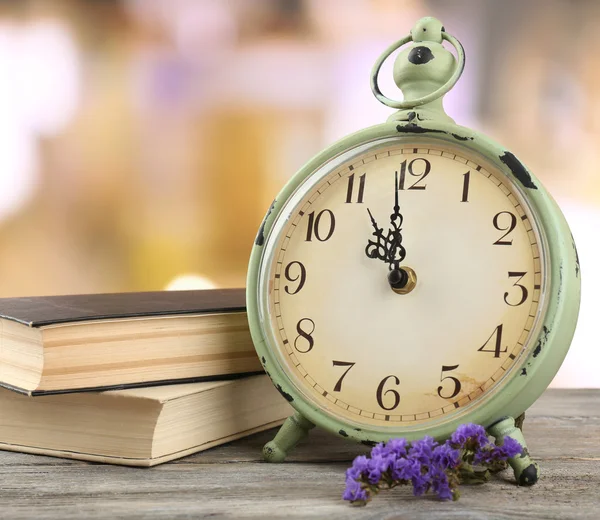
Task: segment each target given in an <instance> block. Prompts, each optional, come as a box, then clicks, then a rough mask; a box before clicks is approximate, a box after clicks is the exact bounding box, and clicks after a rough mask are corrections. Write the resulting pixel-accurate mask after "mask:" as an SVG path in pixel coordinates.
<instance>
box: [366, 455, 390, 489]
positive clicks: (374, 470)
mask: <svg viewBox="0 0 600 520" xmlns="http://www.w3.org/2000/svg"><path fill="white" fill-rule="evenodd" d="M391 463H392V461H391V460H390V458H389V457H384V456H382V455H375V456H373V457H371V459H369V464H368V466H367V479H368V480H369V482H370V483H371V484H377V483H378V482H379V481H380V480H381V474H382V473H385V472H386V471H387V470H388V468H389V467H390V464H391Z"/></svg>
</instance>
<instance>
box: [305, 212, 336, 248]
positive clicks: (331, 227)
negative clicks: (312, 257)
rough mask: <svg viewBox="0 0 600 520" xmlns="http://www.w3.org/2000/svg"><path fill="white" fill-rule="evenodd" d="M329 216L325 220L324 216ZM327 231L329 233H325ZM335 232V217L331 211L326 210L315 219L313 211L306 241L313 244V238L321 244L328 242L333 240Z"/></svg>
mask: <svg viewBox="0 0 600 520" xmlns="http://www.w3.org/2000/svg"><path fill="white" fill-rule="evenodd" d="M324 215H327V217H325V218H324V219H323V216H324ZM325 230H326V231H327V232H325ZM334 231H335V215H334V214H333V212H332V211H331V210H330V209H324V210H323V211H320V212H319V213H317V216H316V217H315V212H314V211H312V212H310V213H309V214H308V226H307V230H306V241H307V242H312V239H313V236H314V237H315V238H316V239H317V240H318V241H319V242H326V241H327V240H329V239H330V238H331V235H333V232H334Z"/></svg>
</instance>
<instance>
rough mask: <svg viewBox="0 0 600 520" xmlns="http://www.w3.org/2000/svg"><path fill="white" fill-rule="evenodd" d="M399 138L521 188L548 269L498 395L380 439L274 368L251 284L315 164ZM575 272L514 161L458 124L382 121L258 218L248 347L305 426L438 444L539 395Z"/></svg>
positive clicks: (565, 330) (572, 301) (553, 209)
mask: <svg viewBox="0 0 600 520" xmlns="http://www.w3.org/2000/svg"><path fill="white" fill-rule="evenodd" d="M399 137H400V138H402V139H403V140H407V141H410V142H411V143H416V142H418V141H419V139H420V138H427V140H428V141H431V140H432V139H433V140H435V141H441V142H443V143H445V145H446V146H452V145H454V146H458V147H459V148H461V149H465V148H466V149H467V150H471V151H472V152H473V153H475V154H477V155H480V156H483V158H484V159H485V160H487V161H488V162H490V163H491V164H492V165H493V166H494V167H495V168H497V169H498V170H500V171H501V172H502V173H504V174H505V175H506V176H507V177H509V178H510V179H511V180H512V181H513V182H514V183H515V184H516V185H518V186H519V187H520V188H522V189H521V190H520V191H521V193H522V195H523V197H525V198H526V199H527V200H528V203H529V206H530V208H531V211H532V212H533V213H534V215H535V217H536V223H537V225H538V228H539V230H540V233H541V234H542V237H543V238H545V242H546V244H545V250H546V254H547V256H548V264H549V270H548V272H547V273H546V279H547V286H546V295H545V297H546V300H547V301H546V304H545V305H546V307H545V313H544V315H543V316H541V320H540V321H541V324H540V326H539V329H538V330H539V333H538V335H537V337H535V338H532V340H533V344H535V348H530V349H529V353H527V354H526V355H525V356H523V357H522V358H521V360H520V363H519V364H515V365H514V366H513V368H512V369H511V373H512V375H511V376H510V377H509V379H508V380H507V381H506V383H504V385H503V386H502V387H501V388H498V389H497V390H498V391H497V392H495V393H493V395H490V396H489V397H488V398H486V400H485V401H484V402H482V403H481V404H480V405H478V406H475V407H474V408H473V409H472V410H470V411H468V412H466V413H464V414H462V415H460V417H455V418H449V419H448V420H446V421H444V422H441V423H439V424H435V425H428V424H426V423H425V424H422V425H419V426H412V427H410V428H407V427H406V425H404V427H403V426H402V425H399V427H398V428H394V427H389V428H386V429H385V432H382V431H381V430H380V429H369V427H368V426H367V425H364V426H363V425H361V426H360V427H358V426H357V425H355V424H352V423H350V422H347V421H345V420H343V419H342V418H338V417H335V416H332V415H331V414H330V413H328V412H327V411H325V410H323V409H321V408H320V407H318V406H317V405H316V403H314V402H313V401H311V400H309V399H307V398H306V397H305V396H304V395H302V393H301V392H300V391H299V390H297V389H296V387H295V385H294V384H293V382H292V379H293V378H292V376H289V375H288V374H287V372H286V370H284V369H283V367H282V366H281V365H280V364H279V362H278V361H277V358H276V353H275V352H273V351H272V349H271V347H270V346H269V343H268V340H267V338H268V337H269V334H268V331H267V330H265V327H269V325H268V324H264V325H263V324H262V322H261V313H260V308H261V305H263V303H264V301H266V299H267V295H266V294H260V293H259V285H258V283H259V275H260V272H261V269H262V265H263V260H264V256H265V248H264V247H263V246H264V244H265V243H267V241H268V240H269V239H270V234H271V230H272V227H273V224H274V223H275V222H276V220H277V217H278V216H279V214H280V212H281V211H282V209H283V208H284V207H285V206H286V205H287V202H288V200H289V199H290V197H291V196H292V195H293V194H294V193H295V192H296V190H297V189H298V187H299V186H301V185H302V184H303V183H304V182H305V180H306V179H307V178H308V177H309V176H311V175H313V174H315V173H316V172H317V171H319V170H320V169H322V167H323V165H325V164H327V163H329V162H330V161H332V160H334V159H335V158H336V157H338V156H339V155H341V154H343V153H345V152H347V151H349V150H352V149H355V148H357V147H359V146H361V145H368V144H369V143H371V142H373V143H374V144H377V142H379V141H381V140H383V139H388V138H399ZM424 146H425V145H424ZM507 157H508V158H509V159H510V161H509V160H507ZM578 270H579V266H578V261H577V258H576V252H575V246H574V242H573V241H572V236H571V234H570V230H569V228H568V225H567V224H566V221H565V220H564V217H563V216H562V213H561V212H560V210H559V209H558V207H557V206H556V204H555V203H554V201H553V200H552V198H551V197H550V195H548V193H547V192H546V191H545V190H544V188H543V187H542V186H541V184H540V183H539V181H538V180H537V179H536V178H535V177H534V176H533V175H531V174H530V173H529V172H528V171H527V170H526V168H525V167H524V166H523V165H522V163H520V162H519V161H518V160H517V159H516V158H515V157H514V155H512V154H510V152H507V150H505V149H504V148H503V147H501V146H500V145H498V144H496V143H494V142H493V141H491V140H490V139H488V138H486V137H484V136H482V135H480V134H477V133H476V132H473V131H471V130H469V129H466V128H463V127H460V126H458V125H454V124H446V123H440V122H435V123H433V122H429V124H428V123H427V122H419V125H417V124H414V123H408V124H404V125H403V124H398V123H397V122H390V123H385V124H382V125H377V126H374V127H370V128H367V129H365V130H362V131H360V132H357V133H355V134H352V135H350V136H347V137H345V138H343V139H342V140H340V141H338V142H337V143H335V144H334V145H332V146H331V147H329V148H327V149H326V150H324V151H323V152H321V153H320V154H318V155H317V156H316V157H314V158H313V159H312V160H311V161H309V162H308V163H307V164H306V165H305V166H303V167H302V168H301V169H300V170H299V171H298V172H297V173H296V175H294V176H293V178H292V179H291V180H290V181H289V182H288V183H287V184H286V186H285V187H284V188H283V190H282V191H281V192H280V193H279V195H278V197H277V198H276V200H275V201H274V203H273V205H272V207H271V209H270V210H269V213H268V214H267V216H266V217H265V221H264V222H263V225H262V226H261V229H260V230H259V234H258V236H257V240H256V243H255V246H254V248H253V250H252V255H251V259H250V265H249V271H248V283H247V309H248V319H249V323H250V330H251V333H252V338H253V341H254V344H255V347H256V350H257V353H258V355H259V357H260V359H261V361H262V363H263V366H264V368H265V370H266V371H267V373H268V374H269V376H270V377H271V379H272V380H273V383H274V384H275V385H276V387H277V388H278V389H279V391H280V392H281V393H282V395H284V397H286V399H287V400H288V401H289V402H290V404H291V405H292V406H293V407H294V408H295V409H296V410H297V411H298V412H299V413H300V414H301V415H303V416H304V417H306V418H307V419H308V420H309V421H311V422H313V423H314V424H317V425H319V426H321V427H323V428H326V429H327V430H329V431H332V432H334V433H337V434H339V435H342V436H344V437H350V438H353V439H355V440H357V441H368V442H377V441H385V440H387V439H389V438H390V437H393V436H396V435H402V436H404V437H407V438H408V439H414V438H419V437H422V436H423V435H431V436H433V437H435V438H437V439H443V438H446V437H448V436H449V435H450V434H451V433H452V431H454V430H455V429H456V427H457V426H458V425H459V424H460V423H464V422H474V423H478V424H482V425H484V426H486V427H487V426H490V425H491V424H493V423H494V422H496V421H497V420H498V419H500V418H502V417H503V416H507V415H509V416H514V417H516V416H518V415H520V414H521V413H523V412H524V411H525V410H526V409H527V408H528V407H529V406H530V405H531V404H532V403H533V402H534V401H535V400H536V399H537V398H538V397H539V396H540V395H541V394H542V392H543V391H544V390H545V389H546V387H547V386H548V384H549V383H550V382H551V380H552V378H553V377H554V375H555V374H556V372H557V371H558V368H559V367H560V364H561V363H562V361H563V359H564V357H565V355H566V353H567V351H568V348H569V345H570V341H571V339H572V336H573V333H574V330H575V325H576V322H577V314H578V307H579V291H580V282H579V271H578ZM558 324H560V327H558ZM522 368H525V369H526V371H525V372H526V374H527V375H526V376H523V377H520V376H519V377H515V374H516V373H517V371H520V370H521V369H522ZM394 426H395V425H394Z"/></svg>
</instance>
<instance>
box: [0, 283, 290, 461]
mask: <svg viewBox="0 0 600 520" xmlns="http://www.w3.org/2000/svg"><path fill="white" fill-rule="evenodd" d="M0 386H2V387H3V388H0V449H3V450H12V451H21V452H28V453H36V454H43V455H53V456H59V457H68V458H76V459H83V460H91V461H100V462H108V463H114V464H125V465H130V466H153V465H155V464H159V463H161V462H166V461H169V460H172V459H175V458H178V457H183V456H185V455H188V454H191V453H194V452H197V451H201V450H204V449H207V448H210V447H212V446H216V445H218V444H222V443H225V442H228V441H230V440H233V439H237V438H240V437H243V436H246V435H249V434H251V433H255V432H258V431H261V430H264V429H267V428H271V427H273V426H277V425H279V424H281V423H282V422H283V420H284V419H285V418H286V417H287V416H288V415H290V413H291V409H290V407H289V405H288V403H287V402H286V401H285V399H283V398H282V397H281V396H280V395H279V393H278V392H277V391H276V390H275V389H274V388H273V385H272V384H271V381H270V380H269V379H268V377H267V376H266V375H265V374H264V373H263V370H262V367H261V364H260V361H259V360H258V357H257V355H256V352H255V350H254V346H253V344H252V340H251V338H250V331H249V330H248V321H247V318H246V312H245V301H244V290H242V289H223V290H214V291H167V292H155V293H121V294H95V295H77V296H47V297H36V298H4V299H0Z"/></svg>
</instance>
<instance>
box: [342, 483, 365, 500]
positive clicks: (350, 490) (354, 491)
mask: <svg viewBox="0 0 600 520" xmlns="http://www.w3.org/2000/svg"><path fill="white" fill-rule="evenodd" d="M342 498H343V499H344V500H349V501H351V502H355V501H358V500H361V501H366V500H367V492H366V491H365V490H364V489H363V488H362V487H361V485H360V484H359V483H358V482H356V480H353V479H347V480H346V489H344V493H343V494H342Z"/></svg>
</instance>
